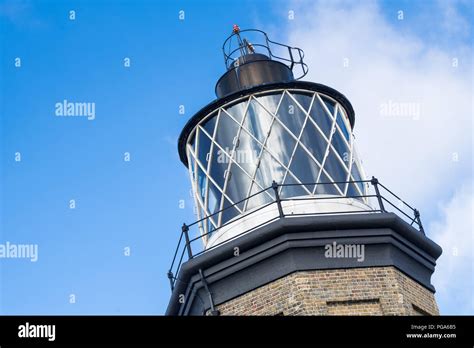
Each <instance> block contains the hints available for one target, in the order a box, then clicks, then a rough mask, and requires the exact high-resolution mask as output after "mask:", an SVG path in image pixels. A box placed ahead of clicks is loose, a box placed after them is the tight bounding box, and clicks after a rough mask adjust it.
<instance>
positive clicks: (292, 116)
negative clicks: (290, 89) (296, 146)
mask: <svg viewBox="0 0 474 348" xmlns="http://www.w3.org/2000/svg"><path fill="white" fill-rule="evenodd" d="M276 117H277V118H278V119H279V120H280V121H281V122H282V123H283V124H284V125H285V126H286V127H287V128H288V129H289V130H290V132H292V133H293V134H295V136H296V137H298V135H299V133H300V131H301V128H302V127H303V124H304V120H305V118H306V115H305V113H304V112H303V111H302V110H301V109H300V108H299V107H298V106H297V104H296V103H295V101H294V100H293V99H291V97H290V96H288V94H286V93H285V94H284V95H283V98H282V100H281V104H280V107H279V108H278V112H277V114H276Z"/></svg>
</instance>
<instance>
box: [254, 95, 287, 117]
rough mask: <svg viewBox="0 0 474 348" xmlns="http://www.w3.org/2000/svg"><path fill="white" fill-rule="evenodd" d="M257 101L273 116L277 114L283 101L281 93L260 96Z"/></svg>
mask: <svg viewBox="0 0 474 348" xmlns="http://www.w3.org/2000/svg"><path fill="white" fill-rule="evenodd" d="M256 99H257V100H258V101H259V102H260V104H262V105H263V106H264V107H265V108H266V109H267V110H268V111H270V112H271V113H272V114H274V113H275V111H276V109H277V107H278V103H279V102H280V99H281V93H278V94H270V95H264V96H258V97H256Z"/></svg>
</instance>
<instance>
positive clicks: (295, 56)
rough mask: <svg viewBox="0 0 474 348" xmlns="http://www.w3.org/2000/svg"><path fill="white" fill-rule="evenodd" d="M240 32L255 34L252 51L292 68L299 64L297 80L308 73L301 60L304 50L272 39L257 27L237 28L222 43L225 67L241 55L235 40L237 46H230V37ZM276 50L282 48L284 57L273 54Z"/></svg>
mask: <svg viewBox="0 0 474 348" xmlns="http://www.w3.org/2000/svg"><path fill="white" fill-rule="evenodd" d="M241 34H257V35H258V37H256V39H257V40H259V41H256V42H255V41H254V42H252V43H251V45H252V49H253V50H254V51H255V52H254V53H262V54H265V55H266V56H268V57H269V58H270V59H273V60H277V61H280V62H282V63H284V64H286V65H288V67H289V68H290V69H291V70H293V68H294V67H295V65H297V66H299V67H300V69H301V72H300V73H299V74H298V76H296V77H295V78H296V79H297V80H299V79H301V78H303V77H304V76H305V75H306V74H307V73H308V66H307V65H306V63H305V62H303V58H304V52H303V50H302V49H301V48H298V47H291V46H288V45H285V44H282V43H279V42H275V41H272V40H270V39H269V38H268V35H267V33H265V32H264V31H262V30H258V29H245V30H239V32H238V33H233V34H232V35H231V36H229V37H228V38H227V39H226V40H225V42H224V44H223V45H222V51H223V53H224V62H225V66H226V68H227V69H229V68H230V67H231V66H232V65H233V64H234V62H235V61H236V60H237V58H239V57H240V56H241V55H242V47H241V45H240V44H239V42H238V41H237V45H236V46H237V47H235V48H233V47H232V39H233V38H235V37H236V36H239V37H240V35H241ZM276 50H282V53H286V54H287V56H286V57H282V56H281V55H277V54H275V51H276Z"/></svg>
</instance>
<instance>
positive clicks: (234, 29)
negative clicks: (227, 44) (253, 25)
mask: <svg viewBox="0 0 474 348" xmlns="http://www.w3.org/2000/svg"><path fill="white" fill-rule="evenodd" d="M232 32H233V33H234V34H238V33H240V28H239V26H238V25H237V24H234V25H233V27H232Z"/></svg>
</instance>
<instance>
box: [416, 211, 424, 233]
mask: <svg viewBox="0 0 474 348" xmlns="http://www.w3.org/2000/svg"><path fill="white" fill-rule="evenodd" d="M413 212H414V213H415V219H416V222H417V223H418V227H420V232H421V233H423V234H425V229H424V228H423V225H422V224H421V218H420V212H419V211H418V209H414V210H413Z"/></svg>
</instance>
